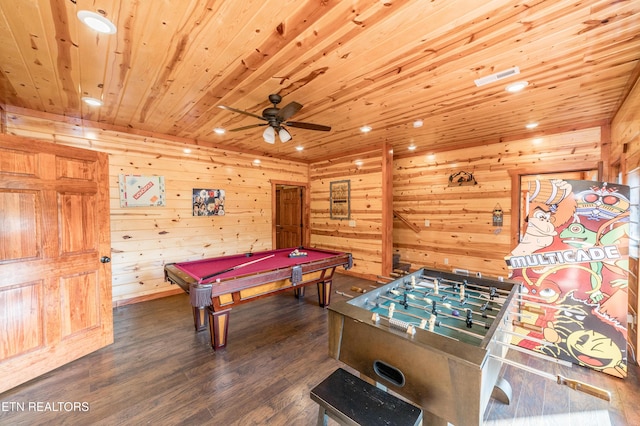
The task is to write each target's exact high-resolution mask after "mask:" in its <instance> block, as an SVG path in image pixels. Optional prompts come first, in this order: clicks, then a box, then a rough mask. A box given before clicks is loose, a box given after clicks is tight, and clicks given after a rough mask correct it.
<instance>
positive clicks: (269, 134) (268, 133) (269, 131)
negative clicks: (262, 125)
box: [262, 126, 276, 144]
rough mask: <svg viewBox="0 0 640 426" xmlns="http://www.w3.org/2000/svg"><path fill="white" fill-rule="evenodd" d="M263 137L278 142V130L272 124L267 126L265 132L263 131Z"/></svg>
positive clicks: (269, 141)
mask: <svg viewBox="0 0 640 426" xmlns="http://www.w3.org/2000/svg"><path fill="white" fill-rule="evenodd" d="M262 138H263V139H264V141H265V142H267V143H271V144H274V143H276V130H275V129H274V128H273V127H271V126H269V127H267V128H266V129H264V133H262Z"/></svg>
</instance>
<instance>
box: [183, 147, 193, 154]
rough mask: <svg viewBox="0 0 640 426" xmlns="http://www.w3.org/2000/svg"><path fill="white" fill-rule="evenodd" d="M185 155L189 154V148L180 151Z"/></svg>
mask: <svg viewBox="0 0 640 426" xmlns="http://www.w3.org/2000/svg"><path fill="white" fill-rule="evenodd" d="M182 152H184V153H185V154H191V150H190V149H189V148H185V149H183V150H182Z"/></svg>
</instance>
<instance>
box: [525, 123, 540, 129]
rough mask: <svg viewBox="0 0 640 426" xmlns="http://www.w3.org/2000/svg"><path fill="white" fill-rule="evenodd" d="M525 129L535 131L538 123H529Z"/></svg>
mask: <svg viewBox="0 0 640 426" xmlns="http://www.w3.org/2000/svg"><path fill="white" fill-rule="evenodd" d="M524 127H526V128H527V129H535V128H536V127H538V123H529V124H527V125H526V126H524Z"/></svg>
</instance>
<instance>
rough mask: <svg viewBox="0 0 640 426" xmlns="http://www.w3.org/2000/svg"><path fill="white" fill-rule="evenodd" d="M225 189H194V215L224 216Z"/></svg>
mask: <svg viewBox="0 0 640 426" xmlns="http://www.w3.org/2000/svg"><path fill="white" fill-rule="evenodd" d="M224 201H225V192H224V189H195V188H194V190H193V198H192V206H191V207H192V209H193V215H194V216H224Z"/></svg>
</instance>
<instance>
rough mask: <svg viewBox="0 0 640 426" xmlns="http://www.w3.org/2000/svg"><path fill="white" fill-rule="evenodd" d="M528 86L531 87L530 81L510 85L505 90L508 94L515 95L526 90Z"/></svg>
mask: <svg viewBox="0 0 640 426" xmlns="http://www.w3.org/2000/svg"><path fill="white" fill-rule="evenodd" d="M528 85H529V82H528V81H516V82H515V83H511V84H510V85H508V86H507V87H505V90H506V91H507V92H511V93H515V92H519V91H521V90H522V89H524V88H525V87H527V86H528Z"/></svg>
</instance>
